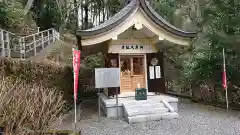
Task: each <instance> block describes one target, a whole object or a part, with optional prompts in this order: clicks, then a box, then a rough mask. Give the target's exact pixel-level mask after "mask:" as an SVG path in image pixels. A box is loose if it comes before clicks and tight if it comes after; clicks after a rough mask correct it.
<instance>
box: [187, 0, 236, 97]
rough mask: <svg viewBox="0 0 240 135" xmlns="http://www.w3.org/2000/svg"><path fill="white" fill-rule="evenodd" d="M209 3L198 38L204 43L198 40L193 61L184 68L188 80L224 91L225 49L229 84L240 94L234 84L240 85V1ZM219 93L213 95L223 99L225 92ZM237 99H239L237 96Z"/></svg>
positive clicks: (214, 89)
mask: <svg viewBox="0 0 240 135" xmlns="http://www.w3.org/2000/svg"><path fill="white" fill-rule="evenodd" d="M208 4H209V5H208V6H206V7H204V9H203V20H202V22H201V25H202V26H201V27H202V28H203V29H202V30H203V31H202V33H200V34H201V35H203V36H201V37H200V36H199V38H198V41H199V40H201V41H202V42H196V43H195V47H194V50H193V55H192V56H191V59H190V61H186V65H185V70H184V71H185V77H186V79H187V80H186V81H187V82H189V81H190V82H191V83H192V84H193V85H195V86H196V87H197V89H198V90H199V89H200V88H201V86H202V85H205V86H208V87H209V86H212V87H213V91H218V90H222V87H221V82H222V80H221V78H222V71H223V57H222V55H223V54H222V50H223V48H225V52H226V70H227V80H228V86H229V89H230V90H231V91H234V90H235V91H234V92H232V95H233V96H232V97H234V96H237V95H239V94H237V93H239V90H237V89H235V88H234V87H233V86H239V85H240V83H239V79H240V77H239V74H240V71H239V64H240V62H239V60H240V53H239V50H238V47H237V45H238V44H239V40H238V38H239V28H240V27H239V23H236V22H239V21H240V12H239V10H240V9H239V5H240V1H234V0H224V1H223V0H218V1H216V0H212V1H211V2H210V3H208ZM200 34H199V35H200ZM199 43H200V44H199ZM208 90H210V88H209V89H208ZM216 94H217V93H216V92H214V93H213V94H211V97H212V98H215V99H216V100H215V101H217V102H220V101H221V97H222V96H224V93H220V95H216ZM218 94H219V93H218ZM234 99H238V98H236V97H234ZM232 102H233V100H232ZM237 102H240V101H237Z"/></svg>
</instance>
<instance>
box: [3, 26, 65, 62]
mask: <svg viewBox="0 0 240 135" xmlns="http://www.w3.org/2000/svg"><path fill="white" fill-rule="evenodd" d="M59 38H60V36H59V33H58V32H57V31H56V30H55V29H48V30H44V31H40V32H38V33H34V34H31V35H28V36H18V35H16V34H14V33H11V32H9V31H5V30H3V29H0V56H2V57H11V58H21V59H26V58H30V57H33V56H36V55H37V54H38V53H40V52H41V51H43V50H44V49H45V48H46V47H48V46H49V45H51V44H53V43H54V42H55V41H56V39H59Z"/></svg>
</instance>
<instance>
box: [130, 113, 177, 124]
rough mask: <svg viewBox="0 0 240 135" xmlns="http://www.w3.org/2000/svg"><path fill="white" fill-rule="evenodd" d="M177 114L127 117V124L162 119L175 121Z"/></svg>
mask: <svg viewBox="0 0 240 135" xmlns="http://www.w3.org/2000/svg"><path fill="white" fill-rule="evenodd" d="M178 117H179V115H178V113H170V112H168V113H163V114H151V115H138V116H134V117H128V123H137V122H145V121H156V120H162V119H176V118H178Z"/></svg>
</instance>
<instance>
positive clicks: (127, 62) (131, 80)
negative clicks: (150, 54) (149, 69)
mask: <svg viewBox="0 0 240 135" xmlns="http://www.w3.org/2000/svg"><path fill="white" fill-rule="evenodd" d="M120 68H121V87H120V89H121V92H134V91H135V89H136V88H137V87H138V84H140V87H142V88H145V87H146V82H145V72H144V69H145V67H144V56H120Z"/></svg>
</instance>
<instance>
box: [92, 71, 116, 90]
mask: <svg viewBox="0 0 240 135" xmlns="http://www.w3.org/2000/svg"><path fill="white" fill-rule="evenodd" d="M95 87H96V88H110V87H120V69H119V68H96V69H95Z"/></svg>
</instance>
